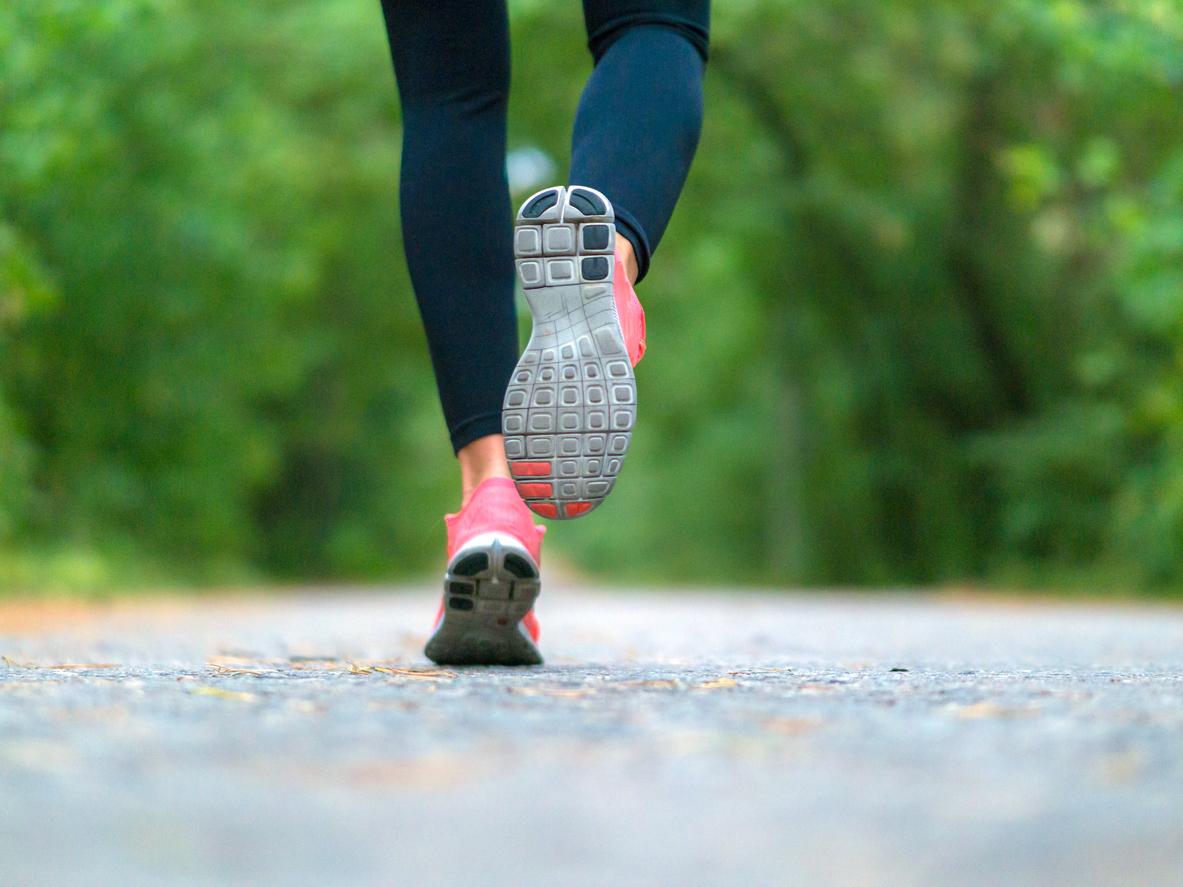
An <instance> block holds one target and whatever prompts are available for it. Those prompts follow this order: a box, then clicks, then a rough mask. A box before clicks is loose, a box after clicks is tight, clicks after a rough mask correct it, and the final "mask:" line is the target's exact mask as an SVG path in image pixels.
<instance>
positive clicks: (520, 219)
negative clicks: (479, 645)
mask: <svg viewBox="0 0 1183 887" xmlns="http://www.w3.org/2000/svg"><path fill="white" fill-rule="evenodd" d="M613 218H614V215H613V212H612V204H611V203H609V202H608V199H607V198H606V197H604V195H603V194H601V193H600V192H598V191H596V190H594V189H592V188H586V187H583V186H579V185H572V186H570V187H568V188H562V187H555V188H546V189H544V190H542V191H539V192H538V193H537V194H535V195H533V196H532V197H530V198H529V199H528V200H527V201H526V202H525V203H524V204H522V208H521V210H520V211H519V212H518V216H517V219H516V221H515V222H514V225H515V228H514V258H515V260H516V264H517V270H518V277H519V279H520V280H521V282H522V286H523V287H524V289H525V292H526V302H527V303H528V304H529V306H530V312H531V313H532V314H533V317H534V328H533V331H532V332H531V335H530V341H529V343H528V344H527V345H526V350H525V352H524V353H523V354H522V357H521V359H520V360H519V361H518V364H517V367H516V368H515V369H514V372H513V376H512V377H511V379H510V383H509V386H508V388H507V389H506V392H505V402H504V404H503V407H502V413H501V428H502V432H503V434H504V435H505V455H506V458H507V459H508V460H509V463H510V470H511V472H512V473H513V476H514V482H515V484H516V485H517V489H518V494H519V495H520V496H521V497H522V499H524V500H525V502H526V505H528V506H529V507H530V509H531V510H532V511H534V512H535V513H536V514H539V515H542V516H543V517H548V518H556V519H563V518H573V517H579V516H581V515H584V514H587V513H588V512H589V511H591V510H592V509H594V508H596V507H597V506H598V505H599V504H600V503H601V502H603V501H604V498H605V497H606V496H607V495H608V494H609V493H611V492H612V489H613V487H614V486H615V484H616V477H617V475H618V474H619V473H620V469H621V466H622V465H623V463H624V456H625V453H626V452H627V451H628V446H629V443H630V442H631V440H632V430H633V425H634V423H635V422H636V415H637V384H636V379H635V377H634V376H633V368H632V364H631V363H630V361H629V358H628V349H627V347H626V346H625V342H624V337H623V335H622V334H621V329H620V321H619V319H618V318H617V315H616V302H615V299H614V297H613V294H612V281H613V275H614V272H615V269H614V264H615V246H616V230H615V227H614V226H613Z"/></svg>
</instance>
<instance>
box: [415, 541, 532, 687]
mask: <svg viewBox="0 0 1183 887" xmlns="http://www.w3.org/2000/svg"><path fill="white" fill-rule="evenodd" d="M541 589H542V581H541V579H540V573H539V569H538V564H536V563H535V562H534V558H532V557H531V556H530V553H529V552H528V551H526V550H525V549H524V548H522V547H521V546H520V545H519V544H517V542H516V540H513V539H512V538H510V537H506V536H502V535H499V534H497V533H485V534H483V535H481V536H478V537H476V538H475V539H473V540H472V541H471V542H469V543H468V544H466V545H465V546H464V547H463V548H461V549H460V550H459V551H458V552H456V554H455V556H453V558H452V560H451V561H449V563H448V570H447V572H446V573H445V574H444V616H443V619H442V620H441V621H440V624H439V625H438V626H437V627H436V630H435V632H434V633H433V634H432V636H431V639H430V640H429V641H428V642H427V649H426V650H425V651H424V652H425V653H426V654H427V658H428V659H430V660H431V661H432V662H435V663H437V664H438V665H541V664H542V653H541V651H539V649H538V646H537V645H536V644H535V643H534V641H533V639H531V638H530V636H529V634H527V632H526V629H525V628H524V627H523V626H522V617H523V616H525V615H526V614H527V613H528V612H530V609H531V608H532V607H533V606H534V601H536V600H537V599H538V594H539V592H540V591H541Z"/></svg>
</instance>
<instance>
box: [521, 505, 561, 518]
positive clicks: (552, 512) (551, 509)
mask: <svg viewBox="0 0 1183 887" xmlns="http://www.w3.org/2000/svg"><path fill="white" fill-rule="evenodd" d="M526 504H527V505H529V506H530V510H531V511H533V512H534V513H535V514H541V515H542V516H543V517H558V516H559V508H558V506H557V505H555V504H554V503H553V502H527V503H526Z"/></svg>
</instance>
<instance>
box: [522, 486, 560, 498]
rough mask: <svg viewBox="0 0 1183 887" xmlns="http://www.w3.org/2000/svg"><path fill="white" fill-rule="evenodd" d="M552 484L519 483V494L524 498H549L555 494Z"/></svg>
mask: <svg viewBox="0 0 1183 887" xmlns="http://www.w3.org/2000/svg"><path fill="white" fill-rule="evenodd" d="M554 489H555V488H554V487H553V486H551V485H550V484H518V495H520V496H521V497H522V498H523V499H548V498H550V497H551V496H553V495H554V494H555V492H554Z"/></svg>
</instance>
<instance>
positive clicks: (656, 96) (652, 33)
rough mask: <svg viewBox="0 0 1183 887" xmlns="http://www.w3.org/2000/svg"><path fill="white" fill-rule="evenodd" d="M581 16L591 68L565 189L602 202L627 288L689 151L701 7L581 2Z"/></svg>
mask: <svg viewBox="0 0 1183 887" xmlns="http://www.w3.org/2000/svg"><path fill="white" fill-rule="evenodd" d="M583 12H584V19H585V21H586V24H587V33H588V46H589V48H590V49H591V51H592V56H593V58H594V59H595V69H594V70H593V71H592V74H591V77H590V78H589V79H588V81H587V86H586V87H585V88H584V91H583V97H582V98H581V99H580V102H579V110H578V113H577V114H576V117H575V132H574V138H573V140H572V141H573V144H572V153H571V176H570V180H571V183H572V184H575V185H588V186H590V187H592V188H595V189H596V190H597V191H601V192H603V193H604V194H605V195H606V196H607V197H608V199H609V200H611V201H612V205H613V207H614V209H615V212H616V227H617V230H618V231H619V232H620V234H621V235H622V239H621V240H619V241H618V244H620V247H621V248H622V251H623V253H624V254H623V255H622V256H621V258H622V260H623V261H624V264H625V266H626V268H627V269H628V270H629V277H630V279H632V280H633V281H636V280H639V279H640V278H643V277H644V276H645V274H646V272H647V271H648V269H649V260H650V257H651V256H652V254H653V251H654V250H655V249H656V248H657V244H658V242H659V241H660V240H661V236H662V234H664V233H665V228H666V225H667V223H668V222H669V219H670V216H671V215H672V214H673V211H674V204H675V203H676V202H677V200H678V195H679V194H680V193H681V190H682V185H683V184H684V183H685V181H686V175H687V173H688V172H689V170H690V162H691V160H692V159H693V158H694V151H695V148H697V146H698V136H699V131H700V130H701V128H702V113H703V110H702V102H703V99H702V77H703V71H704V68H705V65H706V58H707V45H708V43H707V41H708V33H709V27H710V4H709V0H583ZM633 261H635V265H632V266H631V267H629V266H630V264H631V263H632V262H633Z"/></svg>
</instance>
